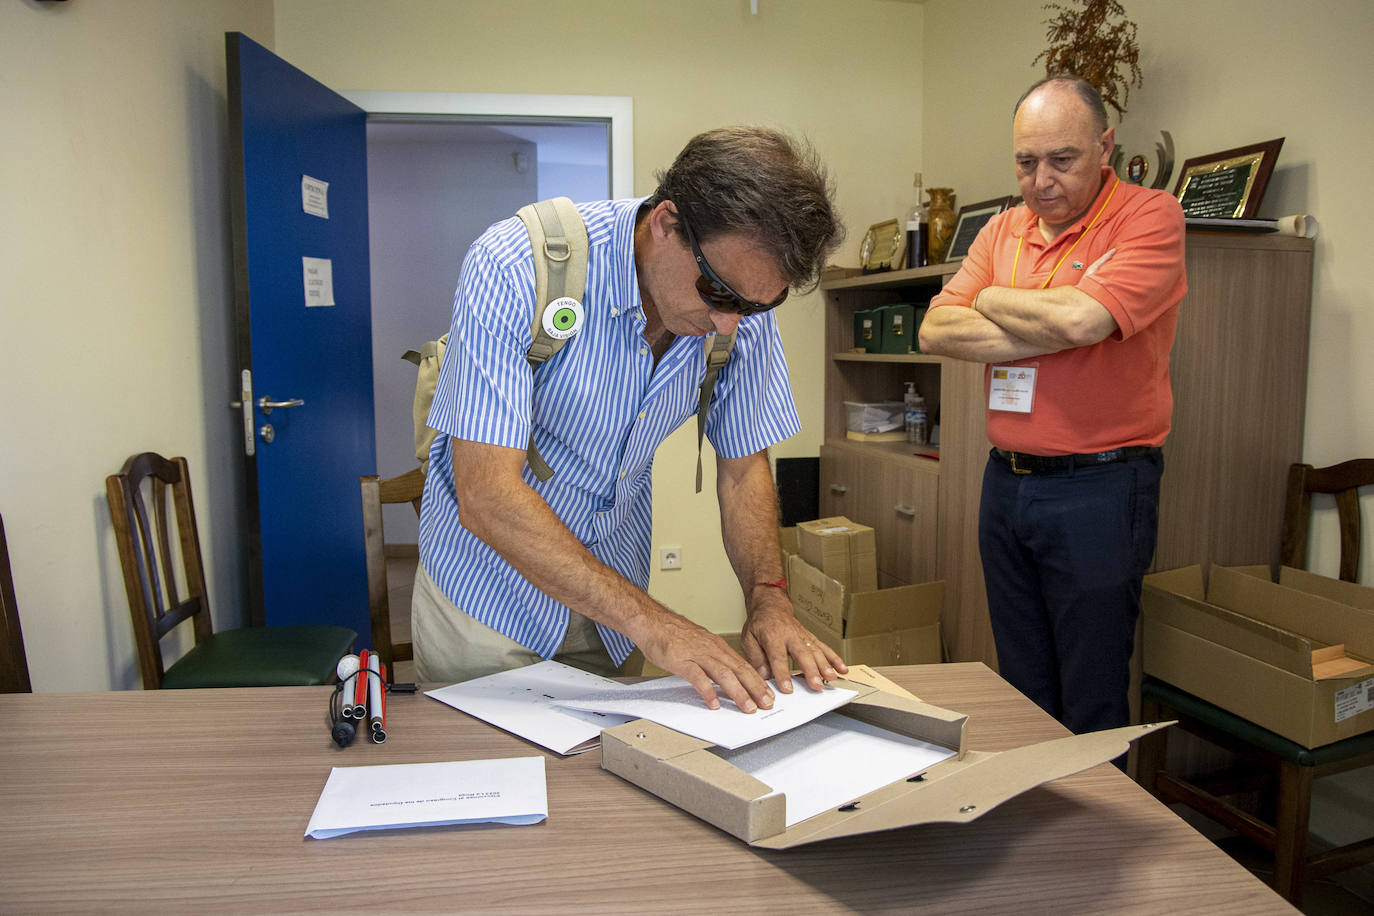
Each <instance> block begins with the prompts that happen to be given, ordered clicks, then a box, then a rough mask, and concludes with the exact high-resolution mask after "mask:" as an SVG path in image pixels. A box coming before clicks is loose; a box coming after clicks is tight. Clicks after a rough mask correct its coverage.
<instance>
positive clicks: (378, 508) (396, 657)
mask: <svg viewBox="0 0 1374 916" xmlns="http://www.w3.org/2000/svg"><path fill="white" fill-rule="evenodd" d="M360 482H361V486H362V496H363V536H364V540H365V543H366V545H367V549H366V555H367V602H368V610H369V613H370V616H371V620H372V651H373V652H376V653H379V654H380V655H381V659H382V662H383V663H384V664H385V665H386V670H387V678H388V680H390V679H391V678H392V677H393V673H394V671H395V665H396V662H404V661H410V660H411V659H413V658H414V657H415V656H414V650H413V649H412V646H411V644H410V643H408V642H393V641H392V638H391V600H390V597H389V595H388V589H389V586H388V583H387V578H386V533H385V530H384V529H383V526H382V506H385V505H393V504H396V503H410V504H411V506H413V507H414V508H415V515H416V517H417V518H418V517H419V515H420V497H421V496H422V495H423V494H424V490H425V474H424V471H423V470H421V469H420V468H414V469H412V470H410V471H407V472H406V473H404V474H401V475H399V476H396V477H388V478H387V479H385V480H382V479H381V478H379V477H377V476H375V475H368V476H365V477H362V478H361V479H360Z"/></svg>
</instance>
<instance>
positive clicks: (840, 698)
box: [559, 676, 858, 748]
mask: <svg viewBox="0 0 1374 916" xmlns="http://www.w3.org/2000/svg"><path fill="white" fill-rule="evenodd" d="M773 694H774V697H773V708H772V709H760V710H759V711H758V712H754V713H746V712H742V711H740V708H739V707H738V706H736V705H735V704H734V703H732V702H731V701H730V700H728V699H726V698H725V697H724V696H722V697H721V699H720V709H708V708H706V704H705V703H703V702H702V701H701V696H700V694H698V693H697V692H696V688H694V687H692V685H691V684H689V683H687V682H686V681H685V680H683V679H682V678H680V677H664V678H658V679H657V680H653V681H645V682H644V683H642V684H616V685H615V687H614V688H613V689H609V690H604V691H600V692H597V693H586V694H583V695H582V696H579V697H575V698H568V699H563V700H560V701H559V705H560V706H562V707H564V708H567V709H582V710H595V711H599V712H602V713H607V714H620V715H622V716H627V717H628V718H630V719H650V720H652V721H654V722H657V723H658V724H659V725H665V726H667V727H668V728H671V729H674V730H676V731H680V732H682V733H683V734H684V735H691V736H692V737H694V738H700V739H701V740H703V741H709V742H711V743H712V744H714V745H716V746H717V747H724V748H736V747H742V746H744V745H746V744H750V743H752V742H754V741H759V740H762V739H763V738H768V737H771V736H773V735H776V734H779V733H780V732H785V731H787V730H788V729H792V728H796V727H797V726H798V725H802V724H804V723H806V722H810V721H811V720H812V719H815V718H816V717H817V716H822V715H824V714H825V713H828V712H830V711H831V710H832V709H836V708H838V707H840V706H843V705H844V704H846V703H848V702H849V701H850V700H852V699H854V698H855V697H857V696H858V694H857V693H856V692H854V691H853V690H845V689H844V688H841V687H824V688H822V689H821V690H819V691H814V690H812V689H811V688H810V687H807V686H806V681H805V680H804V679H803V678H801V677H798V676H793V678H792V692H791V693H783V692H781V691H779V690H777V689H776V688H775V689H774V690H773Z"/></svg>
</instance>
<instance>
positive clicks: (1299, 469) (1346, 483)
mask: <svg viewBox="0 0 1374 916" xmlns="http://www.w3.org/2000/svg"><path fill="white" fill-rule="evenodd" d="M1370 485H1374V458H1356V459H1354V460H1352V461H1343V462H1341V463H1340V464H1333V465H1331V466H1330V467H1325V468H1314V467H1312V465H1310V464H1295V465H1292V466H1291V467H1289V469H1288V496H1287V498H1286V499H1285V501H1284V505H1283V541H1282V546H1281V547H1280V549H1279V560H1280V562H1281V563H1282V564H1283V565H1284V566H1291V567H1292V568H1294V569H1306V568H1307V531H1308V527H1309V526H1310V524H1311V519H1312V494H1313V493H1328V494H1331V495H1334V496H1335V497H1336V517H1337V520H1338V521H1339V523H1340V526H1341V567H1340V578H1342V579H1344V580H1345V581H1347V582H1357V581H1359V571H1360V494H1359V489H1360V487H1367V486H1370Z"/></svg>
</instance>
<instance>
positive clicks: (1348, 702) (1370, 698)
mask: <svg viewBox="0 0 1374 916" xmlns="http://www.w3.org/2000/svg"><path fill="white" fill-rule="evenodd" d="M1371 709H1374V677H1371V678H1370V679H1369V680H1367V681H1361V682H1360V683H1358V684H1355V685H1354V686H1353V687H1347V688H1345V689H1344V690H1337V691H1336V721H1337V722H1342V721H1344V720H1346V719H1349V718H1350V717H1351V716H1358V715H1359V714H1360V713H1362V712H1368V711H1369V710H1371Z"/></svg>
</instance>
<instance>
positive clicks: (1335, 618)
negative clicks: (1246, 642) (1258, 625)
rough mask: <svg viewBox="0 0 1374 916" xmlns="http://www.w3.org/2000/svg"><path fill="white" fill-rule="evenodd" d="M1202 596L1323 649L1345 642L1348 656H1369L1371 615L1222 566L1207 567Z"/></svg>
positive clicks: (1372, 650)
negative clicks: (1205, 589) (1204, 589)
mask: <svg viewBox="0 0 1374 916" xmlns="http://www.w3.org/2000/svg"><path fill="white" fill-rule="evenodd" d="M1291 580H1292V577H1291V576H1290V581H1291ZM1207 597H1208V599H1209V600H1210V601H1211V602H1212V603H1213V604H1219V605H1221V606H1222V607H1225V608H1230V609H1233V610H1240V611H1243V612H1244V613H1245V614H1246V615H1247V616H1250V617H1254V618H1256V619H1257V620H1262V621H1264V622H1265V623H1269V624H1272V625H1274V626H1276V627H1280V628H1282V629H1285V630H1289V631H1291V632H1294V633H1300V634H1302V635H1303V636H1309V637H1311V638H1313V639H1314V640H1317V641H1318V642H1319V643H1320V644H1321V645H1323V646H1329V645H1337V644H1339V643H1345V645H1346V649H1347V651H1348V652H1349V653H1350V654H1351V655H1356V656H1359V657H1361V658H1371V657H1374V613H1370V612H1367V611H1363V610H1360V609H1358V608H1351V607H1350V606H1349V605H1345V604H1342V603H1340V602H1338V601H1332V600H1331V599H1329V598H1323V597H1321V596H1319V595H1313V594H1309V593H1307V592H1303V591H1299V590H1298V589H1296V588H1291V587H1288V586H1284V585H1275V584H1274V583H1272V582H1269V581H1267V580H1263V579H1257V578H1255V577H1254V576H1248V575H1245V574H1244V573H1240V572H1237V571H1236V570H1234V569H1230V568H1228V567H1225V566H1214V567H1212V575H1211V578H1210V581H1209V582H1208V591H1207Z"/></svg>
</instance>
